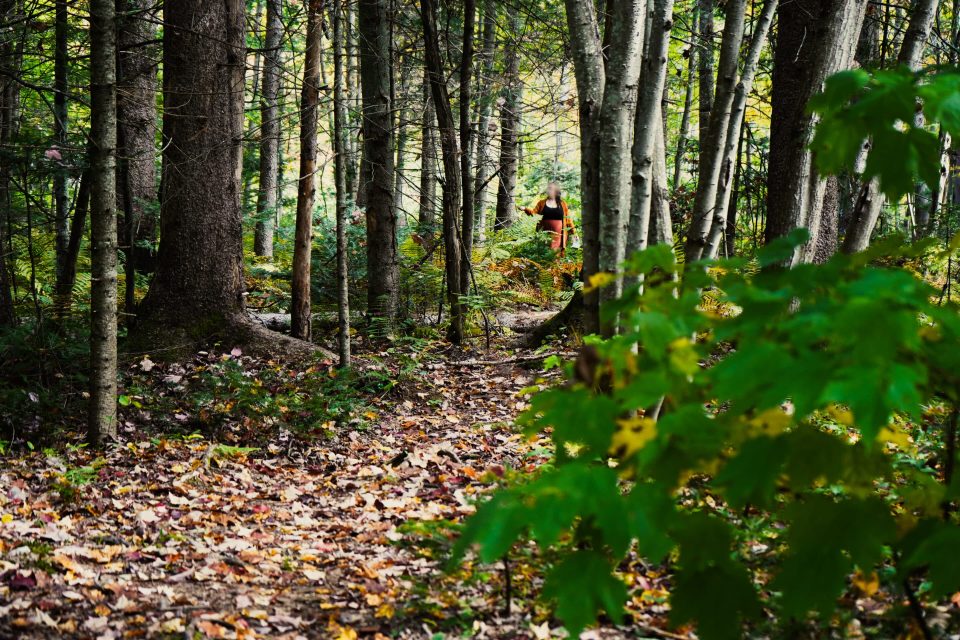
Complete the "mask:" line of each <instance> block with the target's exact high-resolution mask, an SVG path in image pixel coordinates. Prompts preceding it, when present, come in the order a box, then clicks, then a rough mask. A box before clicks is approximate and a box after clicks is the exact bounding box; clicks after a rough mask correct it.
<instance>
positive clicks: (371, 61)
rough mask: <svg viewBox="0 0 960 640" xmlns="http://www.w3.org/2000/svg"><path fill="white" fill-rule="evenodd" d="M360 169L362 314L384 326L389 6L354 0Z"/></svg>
mask: <svg viewBox="0 0 960 640" xmlns="http://www.w3.org/2000/svg"><path fill="white" fill-rule="evenodd" d="M359 22H360V80H361V85H362V89H363V169H362V170H361V175H363V173H364V171H365V172H366V174H367V175H368V176H369V177H370V183H369V186H368V187H367V189H366V191H367V194H366V209H367V312H368V313H369V314H370V315H371V316H372V317H377V318H384V319H386V320H387V321H388V322H392V320H393V319H394V318H395V317H396V313H397V279H398V277H399V275H398V272H397V269H398V267H397V219H396V217H394V209H393V197H394V194H393V168H394V164H393V116H392V106H391V101H390V69H391V65H392V63H391V60H390V38H389V33H390V30H389V23H390V12H389V3H388V2H387V1H386V0H360V4H359Z"/></svg>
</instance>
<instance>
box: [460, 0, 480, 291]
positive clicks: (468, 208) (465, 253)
mask: <svg viewBox="0 0 960 640" xmlns="http://www.w3.org/2000/svg"><path fill="white" fill-rule="evenodd" d="M476 18H477V4H476V0H463V52H462V54H461V58H460V132H459V133H460V179H461V182H462V191H463V193H462V199H461V201H462V203H463V216H462V222H461V231H460V248H461V257H460V258H461V259H460V267H459V268H460V289H459V291H460V293H462V294H465V293H467V292H468V291H470V268H471V265H470V263H471V260H472V259H473V223H474V219H473V213H474V210H473V204H474V202H473V188H474V184H473V179H474V176H473V170H472V169H473V168H472V167H471V162H472V160H473V154H472V153H471V152H470V146H471V141H472V131H471V130H470V108H471V100H472V97H471V83H472V82H473V33H474V28H475V24H476Z"/></svg>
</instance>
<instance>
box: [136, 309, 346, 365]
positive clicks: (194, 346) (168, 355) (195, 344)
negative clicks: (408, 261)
mask: <svg viewBox="0 0 960 640" xmlns="http://www.w3.org/2000/svg"><path fill="white" fill-rule="evenodd" d="M216 344H219V345H220V346H221V347H222V348H225V349H227V350H229V349H232V348H234V347H239V348H241V349H243V350H244V351H246V352H248V353H250V354H251V355H264V356H285V357H290V358H316V357H321V358H329V359H331V360H336V356H334V354H333V353H331V352H330V351H328V350H326V349H324V348H323V347H321V346H319V345H316V344H313V343H311V342H306V341H304V340H298V339H296V338H292V337H290V336H288V335H285V334H282V333H278V332H276V331H271V330H270V329H268V328H266V327H264V326H263V325H262V324H261V323H259V322H257V321H256V320H254V319H252V318H250V317H249V316H247V315H246V314H243V313H241V314H233V315H230V316H224V317H219V318H215V319H208V320H207V321H194V322H190V323H186V322H182V321H179V322H177V321H167V319H162V318H150V319H147V320H142V321H140V322H138V323H137V325H136V326H135V327H134V328H133V330H132V331H131V334H130V338H129V339H128V340H127V342H126V344H124V353H123V355H126V356H136V355H141V354H147V353H149V354H150V355H151V356H152V357H154V358H157V359H161V360H176V359H177V358H183V357H186V356H189V355H192V354H193V353H195V352H196V351H197V350H198V349H202V348H205V347H210V346H212V345H216Z"/></svg>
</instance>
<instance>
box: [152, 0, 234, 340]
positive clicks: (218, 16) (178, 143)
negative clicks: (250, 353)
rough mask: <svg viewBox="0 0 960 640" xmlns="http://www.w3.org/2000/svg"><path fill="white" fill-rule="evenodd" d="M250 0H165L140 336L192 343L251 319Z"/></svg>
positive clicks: (229, 333)
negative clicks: (160, 157) (246, 246)
mask: <svg viewBox="0 0 960 640" xmlns="http://www.w3.org/2000/svg"><path fill="white" fill-rule="evenodd" d="M244 34H245V24H244V3H243V2H242V1H241V0H225V1H224V2H209V1H208V0H167V2H166V3H165V5H164V36H163V38H164V42H163V63H164V64H163V68H164V74H163V76H164V116H163V139H164V166H163V171H164V175H163V180H162V187H161V209H160V250H159V255H158V261H157V272H156V274H155V276H154V279H153V282H152V284H151V286H150V291H149V292H148V294H147V297H146V299H145V300H144V302H143V304H142V305H141V312H140V315H139V317H138V321H137V327H136V331H135V334H136V336H137V339H136V340H135V343H137V344H139V345H141V346H143V347H147V348H152V347H164V348H168V349H187V348H191V347H193V346H194V345H195V344H199V343H203V342H206V341H210V340H212V339H213V338H215V337H218V336H220V337H224V336H226V337H230V336H233V335H235V334H236V332H237V329H238V328H239V327H240V325H243V324H246V323H245V320H246V319H245V316H244V300H243V292H244V288H245V285H244V279H243V246H242V228H241V224H242V221H241V211H240V187H241V185H240V176H239V171H238V170H239V166H240V165H239V160H240V154H241V152H242V146H241V145H242V126H243V91H244V58H245V37H244Z"/></svg>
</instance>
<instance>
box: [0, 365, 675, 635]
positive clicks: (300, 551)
mask: <svg viewBox="0 0 960 640" xmlns="http://www.w3.org/2000/svg"><path fill="white" fill-rule="evenodd" d="M521 355H526V356H529V354H521ZM239 356H240V353H239V352H234V353H231V354H230V357H232V358H239ZM224 357H226V356H224ZM505 360H506V361H505V362H503V363H497V362H496V361H491V362H490V363H489V364H482V365H481V366H466V367H464V366H458V365H457V364H456V363H453V362H447V361H445V360H443V359H441V358H439V357H435V358H432V359H430V360H429V361H428V362H425V363H423V364H422V367H421V369H420V370H419V371H418V373H417V375H416V376H415V381H413V382H411V383H410V384H407V385H405V388H404V390H403V391H402V393H399V394H392V395H391V396H389V397H386V396H384V397H379V398H376V399H374V401H373V405H372V409H371V410H370V411H369V412H368V416H367V419H368V420H369V425H370V426H369V427H368V428H366V429H363V430H346V429H343V430H340V431H338V432H337V433H336V434H334V436H333V437H331V438H324V439H305V438H299V437H296V436H294V435H292V434H291V433H290V432H289V431H285V430H283V429H282V428H280V429H277V428H273V429H272V432H271V434H270V436H269V437H268V438H267V439H266V440H265V441H264V440H261V441H260V442H257V444H258V445H260V446H257V447H242V446H233V445H230V444H223V443H216V442H211V441H209V440H207V439H204V438H201V437H189V436H188V437H185V438H175V437H169V438H163V437H159V438H157V437H155V438H152V439H147V437H146V436H144V434H143V433H142V432H139V431H138V432H135V434H134V435H133V436H131V437H130V439H129V440H128V441H126V442H124V443H121V444H116V445H113V446H111V447H109V448H108V449H107V450H106V451H103V452H99V453H97V452H92V451H89V450H87V449H84V448H78V447H68V448H67V450H66V451H59V450H58V451H56V452H53V451H50V450H48V451H46V452H32V453H29V454H27V455H24V456H21V457H13V456H9V457H7V458H5V459H4V466H3V471H2V473H0V637H16V638H25V639H32V638H60V637H75V638H104V639H112V638H138V637H149V638H154V637H159V638H164V637H170V638H182V637H186V638H238V639H243V638H338V639H351V638H359V637H371V638H386V637H401V638H420V637H433V636H434V633H435V632H436V630H437V629H441V628H445V629H447V630H448V632H449V633H450V635H449V636H448V637H456V636H457V635H459V634H461V633H463V634H467V635H470V636H471V637H503V638H507V637H509V638H548V637H555V636H557V635H562V634H563V632H562V631H560V630H559V624H558V623H556V622H555V621H553V620H551V619H550V618H549V616H548V615H547V614H546V613H545V610H543V609H542V608H538V607H537V606H534V605H533V604H532V602H531V601H529V596H530V595H532V592H533V589H532V585H533V584H535V583H536V581H537V580H538V579H539V578H538V576H537V573H536V571H534V570H533V568H531V566H529V564H528V565H527V566H526V567H525V566H524V565H523V563H518V564H517V566H516V567H515V568H514V574H515V575H514V576H512V580H513V582H514V583H515V584H516V585H518V586H516V587H514V593H513V594H511V598H513V599H514V600H515V602H514V603H513V608H512V612H511V613H505V612H504V600H505V598H504V593H503V576H501V575H499V574H498V573H497V572H496V571H495V570H493V571H492V573H490V574H482V573H480V572H479V569H478V570H477V571H476V575H477V576H479V577H480V579H474V580H472V581H470V580H465V581H462V582H461V579H462V576H456V577H446V578H444V577H443V575H444V574H442V573H441V571H442V565H443V557H442V554H432V553H430V552H429V550H428V551H427V552H426V553H425V552H424V548H423V546H422V545H420V538H422V537H423V532H422V530H419V529H417V527H415V526H414V527H411V523H427V525H429V524H430V523H447V522H458V521H460V520H462V518H463V517H464V516H466V515H468V514H470V513H472V512H473V502H474V501H475V500H476V499H477V497H478V496H479V494H480V493H481V492H485V491H488V490H489V489H490V488H491V486H492V483H493V482H495V481H496V480H498V479H499V478H501V477H503V476H504V474H505V473H506V472H507V470H513V469H518V470H529V469H532V468H534V467H535V466H537V465H538V464H540V463H542V462H544V461H545V460H546V459H547V457H548V455H549V454H548V452H547V451H546V450H545V448H544V447H545V442H542V441H537V440H533V441H531V440H528V439H526V438H524V437H522V436H521V435H520V434H518V433H517V432H516V431H515V430H514V428H513V427H512V426H511V425H512V423H513V420H514V419H515V417H516V415H517V414H518V412H519V411H521V410H523V409H524V408H525V407H526V406H527V405H526V402H527V396H526V395H524V394H523V393H521V392H522V391H524V390H529V388H530V386H531V385H532V384H534V383H536V382H541V383H542V382H543V381H544V380H543V379H542V378H548V377H549V376H550V374H543V373H541V372H540V371H539V370H538V367H537V366H536V365H534V367H533V368H531V366H530V362H531V361H533V362H535V361H536V358H529V357H521V358H517V359H511V358H505ZM134 368H135V369H136V370H138V372H140V373H141V374H147V375H150V376H154V377H155V378H156V379H157V380H158V381H160V382H162V383H163V384H165V385H167V386H169V385H170V384H177V383H179V382H180V381H181V379H183V378H184V377H186V376H188V375H189V372H188V371H185V370H184V369H183V368H182V367H177V366H174V367H168V368H165V367H164V366H163V365H159V364H156V363H154V362H153V361H152V360H150V359H149V358H145V359H144V360H143V361H142V362H139V363H137V364H136V365H135V367H134ZM186 411H187V409H185V408H184V409H181V410H180V412H177V413H175V414H174V418H175V420H177V421H181V422H183V421H187V420H188V419H189V418H192V416H188V415H185V413H184V412H186ZM141 413H143V412H141ZM147 416H148V418H149V417H150V416H149V414H147ZM126 424H127V431H130V423H129V422H127V423H126ZM250 426H251V425H250V423H248V422H243V423H242V427H243V428H245V429H249V428H250ZM274 426H275V425H274ZM221 435H222V434H221ZM71 474H72V475H71ZM65 478H66V479H67V480H65ZM439 530H440V531H442V532H443V533H442V536H444V537H446V538H450V537H452V536H453V533H452V529H449V528H444V527H441V528H439ZM635 579H636V580H637V581H639V582H638V584H640V585H641V586H644V587H645V588H644V590H643V593H644V594H645V597H646V595H647V594H653V596H654V600H653V601H647V602H643V603H641V606H642V607H643V608H645V609H648V610H650V611H652V612H653V613H652V615H653V616H658V615H660V614H662V613H663V611H665V608H664V607H663V606H661V605H660V604H658V603H657V602H658V601H657V598H656V595H657V594H658V593H664V594H665V591H663V590H662V588H660V587H659V586H658V585H654V584H646V582H648V581H649V582H651V583H652V582H653V581H656V580H658V579H659V578H658V577H657V574H656V573H655V572H654V573H653V574H651V575H650V576H648V577H644V576H643V575H639V574H638V575H637V576H636V578H635ZM524 584H527V587H523V585H524ZM646 587H649V589H648V588H646ZM522 598H527V600H525V601H523V603H520V602H518V601H520V600H521V599H522ZM451 622H453V623H454V624H452V625H451ZM611 634H612V635H611ZM586 637H588V638H589V637H597V638H599V637H604V638H607V637H619V635H618V634H616V633H615V632H614V631H613V630H607V631H591V632H588V635H587V636H586Z"/></svg>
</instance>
